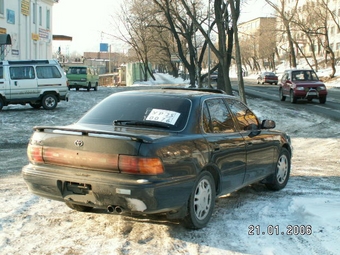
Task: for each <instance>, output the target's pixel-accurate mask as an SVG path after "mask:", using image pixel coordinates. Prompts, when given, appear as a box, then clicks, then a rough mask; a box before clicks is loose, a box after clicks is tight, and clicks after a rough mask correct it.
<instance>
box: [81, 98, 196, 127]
mask: <svg viewBox="0 0 340 255" xmlns="http://www.w3.org/2000/svg"><path fill="white" fill-rule="evenodd" d="M141 93H145V92H141ZM190 110H191V101H190V100H189V99H186V98H180V97H174V96H155V95H145V94H142V95H135V94H134V95H129V94H120V93H117V94H113V95H111V96H110V97H108V98H106V99H104V100H103V101H102V102H100V103H99V104H98V105H96V106H95V107H94V108H92V109H91V110H90V111H89V112H88V113H86V114H85V115H84V116H83V117H82V118H81V119H80V120H79V121H78V123H80V124H98V125H113V123H114V121H141V122H143V121H144V122H156V123H161V124H165V125H167V126H168V127H169V130H172V131H180V130H182V129H183V128H184V127H185V125H186V123H187V120H188V116H189V113H190ZM138 127H143V125H138ZM145 127H147V126H145Z"/></svg>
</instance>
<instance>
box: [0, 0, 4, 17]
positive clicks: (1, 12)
mask: <svg viewBox="0 0 340 255" xmlns="http://www.w3.org/2000/svg"><path fill="white" fill-rule="evenodd" d="M0 15H2V16H3V15H5V6H4V0H0Z"/></svg>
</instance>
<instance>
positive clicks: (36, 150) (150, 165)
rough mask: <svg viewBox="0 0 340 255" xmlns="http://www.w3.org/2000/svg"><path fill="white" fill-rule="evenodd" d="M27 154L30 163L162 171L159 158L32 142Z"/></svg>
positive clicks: (131, 170)
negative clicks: (57, 146)
mask: <svg viewBox="0 0 340 255" xmlns="http://www.w3.org/2000/svg"><path fill="white" fill-rule="evenodd" d="M27 156H28V159H29V161H30V162H31V163H32V164H44V163H45V164H52V165H61V166H69V167H82V168H88V169H98V170H106V171H107V170H109V171H112V170H115V171H120V172H121V173H129V174H148V175H155V174H162V173H163V172H164V168H163V164H162V161H161V160H160V159H159V158H142V157H136V156H127V155H117V154H106V153H95V152H84V151H83V152H77V153H75V152H74V151H71V150H67V149H61V148H51V147H44V148H43V147H42V146H38V145H32V144H29V145H28V148H27ZM117 166H118V167H117ZM117 168H118V169H117Z"/></svg>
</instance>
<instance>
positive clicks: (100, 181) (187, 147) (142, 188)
mask: <svg viewBox="0 0 340 255" xmlns="http://www.w3.org/2000/svg"><path fill="white" fill-rule="evenodd" d="M222 92H223V91H220V90H205V89H185V88H183V89H156V90H143V91H141V90H138V91H128V92H120V93H115V94H112V95H111V96H109V97H107V98H106V99H104V100H103V101H102V102H100V103H99V104H98V105H96V106H95V107H94V108H92V109H91V110H90V111H89V112H87V113H86V114H85V115H84V116H83V117H82V118H81V119H80V120H79V121H78V122H76V123H75V124H73V125H69V126H54V127H51V126H37V127H34V133H33V135H32V137H31V139H30V142H29V145H28V149H27V154H28V157H29V161H30V163H29V164H28V165H26V166H24V167H23V170H22V173H23V178H24V180H25V181H26V183H27V185H28V188H29V190H30V191H31V192H32V193H34V194H37V195H39V196H43V197H46V198H49V199H54V200H59V201H62V202H65V203H66V205H68V206H69V207H70V208H72V209H74V210H78V211H91V210H92V209H93V208H99V209H105V210H106V211H107V212H110V213H120V214H124V213H129V215H140V214H141V215H150V214H166V215H167V217H168V218H169V219H179V220H180V222H181V223H183V225H184V226H185V227H187V228H194V229H199V228H203V227H205V226H206V225H207V223H208V222H209V220H210V218H211V215H212V212H213V209H214V205H215V199H216V197H217V196H221V195H224V194H227V193H230V192H233V191H235V190H238V189H240V188H242V187H244V186H247V185H250V184H253V183H258V182H261V183H263V184H264V185H266V186H267V187H268V188H269V189H271V190H280V189H282V188H284V187H285V186H286V184H287V182H288V179H289V174H290V168H291V157H292V146H291V142H290V138H289V136H287V135H286V134H285V133H282V132H279V131H276V130H273V128H275V122H274V121H273V120H263V121H262V122H260V121H259V119H258V118H257V117H256V116H255V114H254V113H253V112H252V111H251V110H250V109H249V108H248V107H247V106H246V105H245V104H243V103H242V102H240V101H239V100H238V99H237V98H235V97H233V96H228V95H226V94H225V93H222Z"/></svg>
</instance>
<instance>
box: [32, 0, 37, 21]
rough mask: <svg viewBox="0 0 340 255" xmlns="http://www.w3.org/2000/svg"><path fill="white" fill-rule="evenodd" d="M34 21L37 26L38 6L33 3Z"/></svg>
mask: <svg viewBox="0 0 340 255" xmlns="http://www.w3.org/2000/svg"><path fill="white" fill-rule="evenodd" d="M32 19H33V20H32V21H33V24H35V23H36V22H37V5H36V4H35V3H33V8H32Z"/></svg>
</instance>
